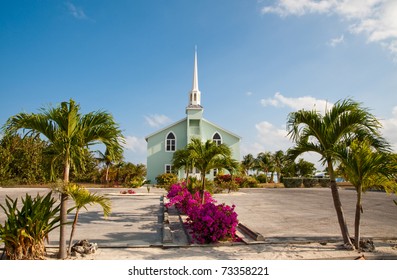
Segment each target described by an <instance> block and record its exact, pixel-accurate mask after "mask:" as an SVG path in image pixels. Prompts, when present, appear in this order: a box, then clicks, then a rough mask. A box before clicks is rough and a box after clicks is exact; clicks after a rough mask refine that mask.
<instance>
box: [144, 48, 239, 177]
mask: <svg viewBox="0 0 397 280" xmlns="http://www.w3.org/2000/svg"><path fill="white" fill-rule="evenodd" d="M203 111H204V108H203V106H202V105H201V92H200V90H199V85H198V69H197V51H195V53H194V67H193V86H192V90H191V91H190V92H189V101H188V105H187V107H186V117H185V118H183V119H181V120H180V121H177V122H175V123H173V124H171V125H169V126H167V127H165V128H163V129H160V130H159V131H157V132H155V133H153V134H150V135H149V136H147V137H146V138H145V139H146V142H147V162H146V167H147V180H150V182H152V183H155V182H156V179H155V178H156V177H157V176H158V175H160V174H163V173H171V172H173V170H172V164H171V163H172V157H173V154H174V152H175V151H177V150H179V149H184V148H185V147H186V146H187V145H188V143H189V142H190V140H191V139H192V138H199V139H201V140H202V142H206V141H207V140H213V141H214V142H216V143H219V144H221V143H222V144H226V145H227V146H229V147H230V149H231V151H232V158H233V159H235V160H237V161H240V140H241V137H240V136H238V135H236V134H234V133H232V132H230V131H228V130H226V129H224V128H222V127H220V126H218V125H216V124H214V123H212V122H210V121H208V120H206V119H204V118H203ZM190 172H191V173H190V174H189V176H192V177H199V172H198V170H195V169H193V170H191V171H190ZM216 172H217V170H213V172H210V174H208V175H207V176H208V177H207V178H209V179H212V178H213V177H214V176H215V175H216ZM177 174H178V178H180V179H182V178H185V177H186V173H185V170H179V171H178V173H177Z"/></svg>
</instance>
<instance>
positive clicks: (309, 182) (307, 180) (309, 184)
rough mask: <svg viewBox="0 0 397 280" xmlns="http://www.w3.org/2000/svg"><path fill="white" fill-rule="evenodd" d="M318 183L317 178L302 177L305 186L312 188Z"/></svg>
mask: <svg viewBox="0 0 397 280" xmlns="http://www.w3.org/2000/svg"><path fill="white" fill-rule="evenodd" d="M317 184H318V178H303V186H304V187H305V188H314V187H315V186H316V185H317Z"/></svg>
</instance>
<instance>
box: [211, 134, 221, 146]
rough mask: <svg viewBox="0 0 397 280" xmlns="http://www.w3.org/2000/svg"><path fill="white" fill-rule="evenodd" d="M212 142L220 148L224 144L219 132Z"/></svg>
mask: <svg viewBox="0 0 397 280" xmlns="http://www.w3.org/2000/svg"><path fill="white" fill-rule="evenodd" d="M212 141H214V142H215V143H216V144H217V145H218V146H219V145H220V144H222V138H221V136H220V135H219V133H218V132H217V133H215V134H214V136H213V137H212Z"/></svg>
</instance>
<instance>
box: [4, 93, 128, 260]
mask: <svg viewBox="0 0 397 280" xmlns="http://www.w3.org/2000/svg"><path fill="white" fill-rule="evenodd" d="M20 129H23V132H24V134H25V135H26V134H29V135H34V136H39V135H42V136H44V137H46V138H47V139H48V141H49V143H50V145H51V147H52V150H53V151H54V152H56V153H54V160H53V161H55V159H62V162H63V182H64V185H65V186H66V185H67V184H68V182H69V173H70V168H71V166H75V167H78V166H81V165H82V159H83V156H82V155H83V153H84V152H85V151H86V149H87V148H88V147H89V146H90V145H94V144H98V143H103V144H105V146H106V147H107V148H109V151H110V152H111V153H113V152H115V151H116V150H120V149H122V143H123V142H124V138H123V136H122V134H121V130H120V129H119V126H118V124H116V123H115V121H114V119H113V116H112V115H111V114H109V113H107V112H104V111H95V112H90V113H88V114H85V115H82V114H81V113H80V106H79V105H78V104H76V103H75V101H74V100H72V99H70V101H69V102H62V103H61V104H60V106H58V107H55V108H51V107H50V108H48V109H45V108H43V109H41V112H40V113H37V114H35V113H31V114H27V113H20V114H17V115H15V116H12V117H10V118H9V119H8V121H7V123H6V124H5V132H6V133H10V134H17V133H18V132H19V130H20ZM67 199H68V195H67V193H65V192H61V227H60V237H59V258H61V259H64V258H66V256H67V252H66V238H65V227H64V225H65V224H66V223H67V209H66V207H67Z"/></svg>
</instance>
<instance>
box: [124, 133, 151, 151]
mask: <svg viewBox="0 0 397 280" xmlns="http://www.w3.org/2000/svg"><path fill="white" fill-rule="evenodd" d="M125 142H126V143H125V144H124V148H126V149H127V150H130V151H132V152H134V153H145V152H146V140H145V138H138V137H136V136H126V137H125Z"/></svg>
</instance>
